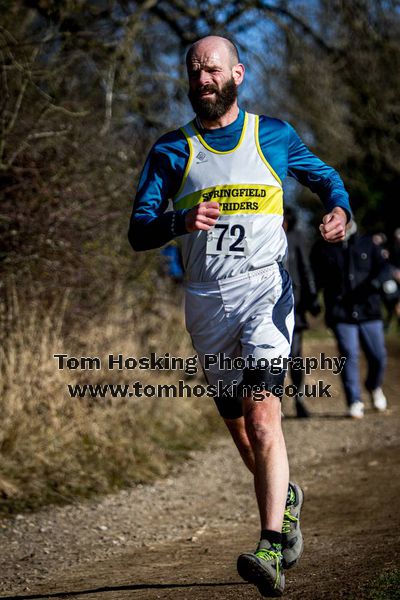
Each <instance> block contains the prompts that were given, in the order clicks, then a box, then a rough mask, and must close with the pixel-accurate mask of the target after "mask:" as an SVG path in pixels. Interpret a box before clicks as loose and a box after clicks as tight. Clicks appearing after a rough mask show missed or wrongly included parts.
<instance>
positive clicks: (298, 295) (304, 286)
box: [283, 207, 321, 418]
mask: <svg viewBox="0 0 400 600" xmlns="http://www.w3.org/2000/svg"><path fill="white" fill-rule="evenodd" d="M296 224H297V215H296V212H295V211H294V210H293V209H292V208H290V207H286V208H285V215H284V221H283V227H284V229H285V231H286V237H287V242H288V254H287V262H286V268H287V270H288V271H289V273H290V276H291V278H292V286H293V296H294V307H295V309H294V310H295V313H294V315H295V316H294V330H293V339H292V346H291V352H290V356H292V357H296V356H302V353H303V331H304V330H305V329H308V323H307V317H306V312H307V311H308V312H310V313H311V314H312V315H313V316H316V315H318V314H319V312H320V311H321V308H320V306H319V303H318V297H317V289H316V286H315V281H314V275H313V272H312V269H311V266H310V261H309V257H308V252H307V241H306V238H305V236H304V234H303V233H302V232H301V231H299V230H298V229H296ZM290 376H291V378H292V382H293V385H294V386H295V387H296V389H297V393H296V396H295V406H296V414H297V416H298V417H299V418H307V417H309V416H310V415H309V412H308V410H307V407H306V406H305V404H304V398H303V391H302V388H303V384H304V371H303V370H302V369H293V368H292V366H290Z"/></svg>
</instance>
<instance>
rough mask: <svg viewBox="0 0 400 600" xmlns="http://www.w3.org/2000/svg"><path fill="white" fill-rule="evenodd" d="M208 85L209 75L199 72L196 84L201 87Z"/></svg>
mask: <svg viewBox="0 0 400 600" xmlns="http://www.w3.org/2000/svg"><path fill="white" fill-rule="evenodd" d="M208 83H211V77H210V73H207V71H203V70H201V71H200V73H199V79H198V84H199V85H200V86H203V85H207V84H208Z"/></svg>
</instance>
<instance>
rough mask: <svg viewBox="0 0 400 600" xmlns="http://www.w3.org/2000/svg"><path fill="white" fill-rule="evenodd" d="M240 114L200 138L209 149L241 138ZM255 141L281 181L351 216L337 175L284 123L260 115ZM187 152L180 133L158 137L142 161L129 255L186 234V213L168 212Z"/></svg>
mask: <svg viewBox="0 0 400 600" xmlns="http://www.w3.org/2000/svg"><path fill="white" fill-rule="evenodd" d="M244 115H245V113H244V111H243V110H242V109H241V110H240V111H239V115H238V117H237V119H236V120H235V121H234V122H233V123H231V124H230V125H227V126H226V127H220V128H218V129H211V130H207V129H202V130H200V133H201V134H202V136H203V138H204V139H205V141H206V142H207V144H209V145H210V146H211V147H213V148H215V149H216V150H219V151H224V150H231V149H232V148H234V147H235V146H236V145H237V143H238V141H239V138H240V135H241V132H242V128H243V122H244ZM259 141H260V146H261V149H262V152H263V154H264V156H265V157H266V159H267V161H268V162H269V164H270V165H271V166H272V168H273V169H274V171H275V172H276V173H277V175H278V176H279V178H280V179H281V181H283V180H284V179H285V178H286V177H287V176H290V177H294V179H296V180H297V181H299V182H300V183H301V184H303V185H305V186H307V187H308V188H309V189H310V190H311V191H312V192H315V193H316V194H318V196H319V197H320V199H321V201H322V202H323V204H324V206H325V209H326V211H327V212H330V211H331V210H332V209H333V208H335V207H340V208H342V209H343V210H344V211H345V212H346V213H347V217H348V219H349V218H350V216H351V209H350V204H349V196H348V193H347V191H346V189H345V187H344V184H343V181H342V179H341V178H340V176H339V174H338V173H337V172H336V171H335V169H333V168H332V167H330V166H329V165H327V164H325V163H324V162H323V161H322V160H321V159H319V158H318V157H317V156H315V155H314V154H313V153H312V152H311V151H310V150H309V149H308V148H307V146H306V145H305V144H304V142H303V141H302V140H301V139H300V137H299V136H298V134H297V133H296V131H295V130H294V129H293V127H292V126H291V125H290V124H289V123H287V122H286V121H281V120H279V119H273V118H271V117H267V116H264V115H260V125H259ZM188 159H189V147H188V143H187V141H186V138H185V136H184V134H183V133H182V131H181V130H180V129H177V130H175V131H171V132H169V133H166V134H165V135H163V136H162V137H161V138H160V139H159V140H158V141H157V142H156V143H155V144H154V146H153V147H152V149H151V150H150V153H149V155H148V157H147V160H146V162H145V165H144V168H143V171H142V174H141V177H140V180H139V186H138V190H137V194H136V198H135V201H134V205H133V210H132V216H131V221H130V227H129V241H130V243H131V245H132V247H133V249H134V250H149V249H151V248H158V247H160V246H163V245H164V244H166V243H167V242H169V241H171V240H172V239H173V238H174V237H176V236H179V235H183V234H185V233H187V231H186V227H185V214H186V212H187V209H183V210H176V211H171V210H170V211H167V207H168V201H169V199H170V198H173V197H174V196H175V194H176V193H177V191H178V190H179V186H180V184H181V182H182V178H183V174H184V171H185V167H186V163H187V161H188Z"/></svg>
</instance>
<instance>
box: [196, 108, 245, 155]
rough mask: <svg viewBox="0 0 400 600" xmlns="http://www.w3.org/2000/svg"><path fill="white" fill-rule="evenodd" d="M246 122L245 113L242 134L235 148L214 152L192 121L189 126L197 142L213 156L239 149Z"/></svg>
mask: <svg viewBox="0 0 400 600" xmlns="http://www.w3.org/2000/svg"><path fill="white" fill-rule="evenodd" d="M248 120H249V116H248V114H247V112H246V113H244V121H243V127H242V133H241V134H240V138H239V141H238V143H237V144H236V146H235V147H234V148H232V150H215V149H214V148H211V146H209V145H208V144H207V142H206V140H205V139H204V138H203V136H202V135H201V133H200V132H199V131H198V129H197V127H196V125H195V124H194V121H192V123H191V125H192V127H193V129H194V132H195V134H196V136H197V137H198V139H199V141H200V142H201V143H202V144H203V146H204V148H207V150H209V151H210V152H214V154H231V153H232V152H235V150H237V149H238V148H239V146H240V144H241V143H242V142H243V138H244V134H245V133H246V129H247V123H248Z"/></svg>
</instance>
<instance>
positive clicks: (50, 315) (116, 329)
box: [0, 290, 220, 513]
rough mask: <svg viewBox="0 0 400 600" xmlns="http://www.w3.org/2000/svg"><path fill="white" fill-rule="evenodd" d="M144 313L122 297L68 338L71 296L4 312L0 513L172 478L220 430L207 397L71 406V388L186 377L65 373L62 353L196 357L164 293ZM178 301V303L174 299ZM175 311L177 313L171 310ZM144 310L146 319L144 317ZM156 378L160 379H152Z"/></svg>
mask: <svg viewBox="0 0 400 600" xmlns="http://www.w3.org/2000/svg"><path fill="white" fill-rule="evenodd" d="M159 296H160V297H159V299H158V300H157V299H154V297H153V299H152V301H151V303H149V306H147V309H146V307H143V306H141V307H140V308H138V307H137V304H135V302H134V300H133V299H131V301H130V302H129V301H127V299H126V296H124V295H123V294H122V291H118V290H117V291H116V299H115V303H114V307H115V308H114V309H113V311H112V313H110V314H109V315H107V316H106V318H104V317H103V318H101V319H100V318H99V319H98V320H97V321H96V319H93V320H92V322H90V323H87V324H86V325H85V326H84V327H82V325H81V326H80V327H79V328H78V327H76V329H75V330H74V331H72V332H71V331H70V332H68V333H66V332H65V331H63V323H64V318H63V314H64V308H65V306H66V302H67V300H66V299H62V300H61V301H58V302H54V303H53V304H52V305H51V307H50V308H49V309H47V310H46V312H45V313H44V311H43V310H42V309H41V307H40V306H38V305H33V306H32V305H30V306H27V305H25V304H23V303H22V302H21V300H20V299H19V298H18V295H17V294H16V292H15V290H14V291H13V292H12V294H11V295H10V297H9V299H8V301H7V303H6V304H5V305H4V306H2V314H1V319H2V321H3V327H2V331H3V332H6V333H7V335H6V336H4V339H3V343H2V348H1V350H0V352H1V354H0V358H1V364H0V373H1V379H0V410H1V415H2V425H1V430H0V511H1V512H3V513H12V512H15V511H19V510H24V509H29V508H36V507H38V506H41V505H43V504H46V503H51V502H53V503H54V502H71V501H74V499H76V498H80V497H82V496H89V495H90V494H93V493H106V492H109V491H111V490H115V489H117V488H120V487H122V486H127V485H130V484H133V483H135V482H139V481H140V482H142V481H149V480H150V479H152V478H154V477H157V476H162V475H165V474H166V473H167V472H168V470H169V468H170V466H171V464H172V463H173V462H174V461H176V460H177V459H180V460H181V459H184V458H185V457H187V455H188V452H189V450H190V449H192V448H196V447H200V446H201V445H202V444H203V443H204V442H205V441H206V440H207V438H208V436H209V435H210V434H211V433H212V432H214V431H215V429H218V428H219V427H220V424H219V422H218V419H217V418H216V417H215V411H214V409H213V407H212V402H211V401H206V400H202V399H197V400H196V399H193V400H189V399H182V400H178V399H151V400H150V399H140V400H139V399H134V400H131V399H130V400H127V401H124V400H118V399H113V400H110V399H106V400H101V401H99V400H91V401H87V400H82V399H71V398H70V397H69V395H68V393H67V388H66V384H67V383H77V382H81V383H83V382H85V383H100V382H101V383H105V382H107V383H108V382H113V381H114V382H118V383H131V382H132V381H133V380H140V381H142V382H143V383H149V382H151V383H156V382H159V383H171V382H173V381H175V380H176V379H177V378H185V376H184V374H183V373H178V375H179V377H178V376H177V374H176V373H172V372H170V373H165V372H164V374H163V373H156V372H154V371H153V372H147V371H141V372H139V373H137V372H136V371H129V372H127V371H108V370H107V369H105V368H103V369H102V370H101V371H68V370H63V371H62V370H58V368H57V362H56V361H55V360H54V358H53V354H55V353H60V352H62V353H66V354H69V355H72V356H82V355H83V356H87V355H90V356H99V357H101V358H106V357H107V356H108V353H113V354H118V353H122V354H124V355H125V356H145V355H146V354H147V353H148V352H150V351H156V352H157V353H158V354H163V353H165V352H171V354H174V355H175V356H177V355H180V353H183V356H185V355H187V354H192V353H193V350H192V348H191V345H190V341H189V339H188V336H187V335H186V334H184V328H183V321H182V310H181V306H180V301H178V302H177V303H178V305H179V306H174V302H171V300H169V301H168V302H167V299H166V298H165V296H164V292H163V293H162V294H161V293H160V294H159ZM175 303H176V301H175ZM171 306H172V307H171ZM144 308H145V309H146V312H145V314H146V318H145V319H144V318H143V314H144ZM155 376H156V379H155Z"/></svg>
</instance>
